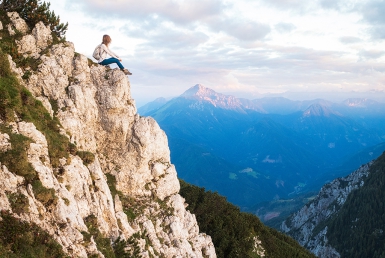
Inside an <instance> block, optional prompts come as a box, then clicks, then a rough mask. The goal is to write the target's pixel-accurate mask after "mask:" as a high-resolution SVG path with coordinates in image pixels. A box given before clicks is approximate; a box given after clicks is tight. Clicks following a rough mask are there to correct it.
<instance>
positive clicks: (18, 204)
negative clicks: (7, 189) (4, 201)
mask: <svg viewBox="0 0 385 258" xmlns="http://www.w3.org/2000/svg"><path fill="white" fill-rule="evenodd" d="M7 197H8V201H9V203H10V204H11V208H12V212H15V213H17V214H20V213H25V212H28V211H29V203H28V198H27V197H26V196H25V195H24V194H22V193H7Z"/></svg>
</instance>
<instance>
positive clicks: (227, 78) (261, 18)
mask: <svg viewBox="0 0 385 258" xmlns="http://www.w3.org/2000/svg"><path fill="white" fill-rule="evenodd" d="M50 2H51V7H52V9H53V10H54V11H55V13H56V14H58V15H60V17H61V19H62V21H64V22H66V21H68V22H69V30H68V32H67V40H69V41H72V42H74V43H75V47H76V51H77V52H80V53H82V54H85V55H87V56H89V57H90V56H91V53H92V51H93V49H94V48H95V46H96V45H97V44H98V43H99V42H100V41H101V37H102V35H103V34H109V35H110V36H111V37H112V40H113V41H112V45H111V49H112V50H113V51H114V52H116V53H118V54H119V55H120V56H121V57H122V58H123V64H124V65H125V66H126V67H127V68H129V70H130V71H131V72H132V73H133V75H132V76H130V81H131V86H132V94H133V97H134V98H135V99H136V102H137V105H138V106H141V105H143V104H145V103H146V102H148V101H151V100H153V99H155V98H157V97H172V96H176V95H179V94H181V93H182V92H184V91H185V90H186V89H188V88H189V87H191V86H193V85H195V84H198V83H200V84H203V85H204V86H206V87H210V88H212V89H214V90H216V91H218V92H222V93H227V94H232V95H235V96H241V97H248V98H250V99H252V98H259V97H261V94H268V93H280V94H283V95H284V96H290V97H291V98H293V99H294V98H296V97H297V98H298V99H301V98H314V97H323V98H325V97H327V96H329V97H330V98H332V97H336V96H341V95H342V93H349V94H343V96H342V97H341V98H345V97H349V96H351V97H357V96H361V95H362V96H363V97H366V96H369V97H370V96H372V98H377V100H380V101H383V102H385V92H384V90H385V48H384V43H385V41H384V39H385V15H383V14H384V13H385V2H384V1H378V0H361V1H358V0H314V1H304V0H206V1H204V0H157V1H154V0H141V1H137V0H135V1H134V0H109V1H105V0H80V1H79V0H52V1H50ZM285 92H286V93H285ZM292 92H302V93H308V95H304V94H299V93H298V94H297V93H296V94H293V93H292ZM351 92H355V94H353V93H351ZM363 92H372V94H369V95H368V94H364V93H363ZM373 92H374V94H373ZM350 93H351V94H350ZM358 93H360V94H358Z"/></svg>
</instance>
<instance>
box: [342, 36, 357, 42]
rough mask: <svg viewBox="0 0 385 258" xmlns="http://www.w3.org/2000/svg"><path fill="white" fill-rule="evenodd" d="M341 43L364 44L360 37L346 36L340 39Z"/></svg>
mask: <svg viewBox="0 0 385 258" xmlns="http://www.w3.org/2000/svg"><path fill="white" fill-rule="evenodd" d="M340 42H341V43H344V44H354V43H359V42H362V39H360V38H358V37H352V36H345V37H341V38H340Z"/></svg>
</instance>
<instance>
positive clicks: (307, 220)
mask: <svg viewBox="0 0 385 258" xmlns="http://www.w3.org/2000/svg"><path fill="white" fill-rule="evenodd" d="M371 164H372V162H371V163H368V164H366V165H363V166H361V167H360V168H359V169H358V170H356V171H355V172H353V173H352V174H350V175H348V176H347V177H344V178H338V179H335V180H333V181H332V182H331V183H328V184H326V185H324V186H323V187H322V189H321V191H320V192H319V193H318V195H317V196H316V198H315V199H314V200H312V201H311V202H309V203H308V204H306V205H305V206H304V207H303V208H302V209H301V210H299V211H298V212H296V213H294V214H293V215H291V216H290V217H289V218H288V219H286V220H285V221H284V222H283V223H282V225H281V230H282V231H283V232H285V233H286V234H288V235H290V236H292V237H293V238H294V239H295V240H297V241H298V242H299V243H300V244H301V245H302V246H304V247H306V248H307V249H308V250H310V251H311V252H313V253H314V254H315V255H317V256H318V257H340V254H339V253H338V252H337V251H336V250H335V249H334V248H333V247H332V246H330V244H329V243H328V238H327V235H326V234H327V230H328V227H327V226H326V225H325V222H326V221H327V220H328V219H330V218H332V216H333V215H335V214H337V213H338V211H339V210H340V208H341V207H342V205H343V204H344V203H345V201H346V199H347V197H348V195H349V194H350V193H351V192H352V191H353V190H355V189H358V188H360V187H362V186H363V185H364V179H365V178H366V177H367V176H368V175H369V168H370V165H371Z"/></svg>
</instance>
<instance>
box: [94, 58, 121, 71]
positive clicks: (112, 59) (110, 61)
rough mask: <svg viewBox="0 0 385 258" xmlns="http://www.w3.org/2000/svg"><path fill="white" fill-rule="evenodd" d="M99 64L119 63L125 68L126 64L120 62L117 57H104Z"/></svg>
mask: <svg viewBox="0 0 385 258" xmlns="http://www.w3.org/2000/svg"><path fill="white" fill-rule="evenodd" d="M99 64H101V65H109V64H117V65H118V66H119V68H120V69H124V66H123V65H122V63H120V61H119V59H117V58H115V57H111V58H107V59H104V60H103V61H101V62H100V63H99Z"/></svg>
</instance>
